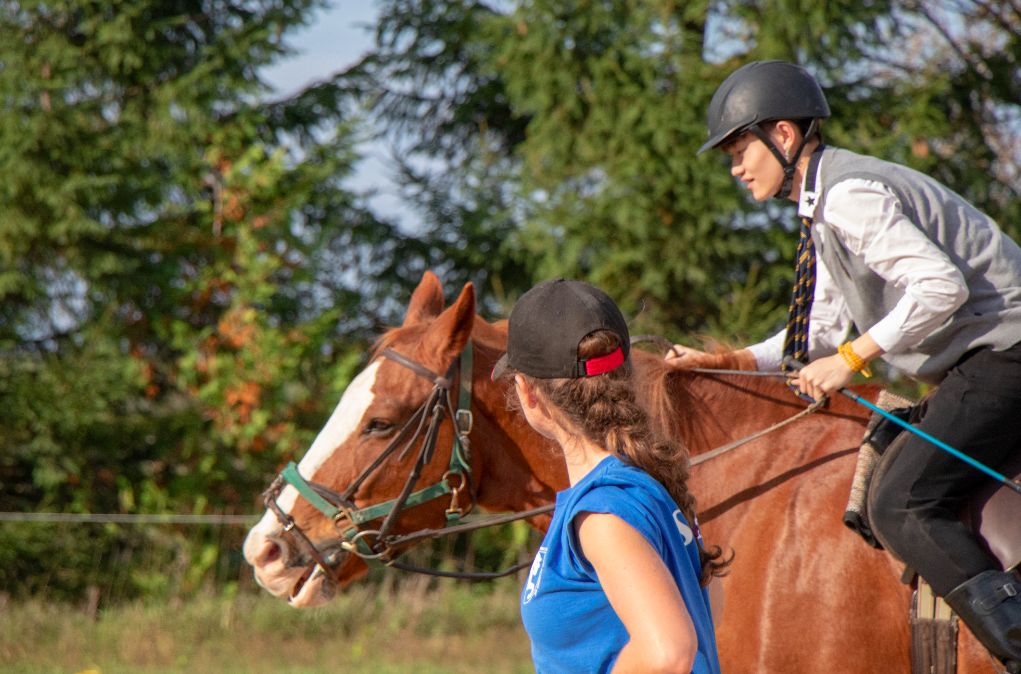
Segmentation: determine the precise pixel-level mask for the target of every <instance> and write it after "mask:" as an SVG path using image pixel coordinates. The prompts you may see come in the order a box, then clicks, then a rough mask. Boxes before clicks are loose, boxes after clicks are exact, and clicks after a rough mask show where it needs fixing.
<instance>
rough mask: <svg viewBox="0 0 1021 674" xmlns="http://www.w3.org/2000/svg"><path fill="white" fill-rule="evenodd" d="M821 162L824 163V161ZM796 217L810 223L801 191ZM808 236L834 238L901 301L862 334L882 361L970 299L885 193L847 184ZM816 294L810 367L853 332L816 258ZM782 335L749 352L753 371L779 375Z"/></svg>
mask: <svg viewBox="0 0 1021 674" xmlns="http://www.w3.org/2000/svg"><path fill="white" fill-rule="evenodd" d="M823 161H825V159H823ZM798 214H799V215H800V216H802V217H809V218H815V215H816V214H815V198H814V195H813V194H811V193H809V192H806V191H805V189H804V186H803V189H802V191H801V199H800V202H799V204H798ZM821 216H822V217H821V218H818V224H817V225H816V227H815V228H814V229H813V234H814V236H816V237H818V238H817V241H816V244H817V245H818V244H819V242H820V241H819V239H821V240H822V241H825V240H826V237H830V236H833V237H836V238H837V239H838V240H839V241H840V242H841V243H842V244H843V245H844V246H845V247H846V248H847V249H848V251H850V252H851V253H852V254H854V255H861V256H863V260H864V262H865V264H866V265H867V266H868V267H869V268H870V269H872V270H873V271H874V272H876V274H878V275H879V276H881V277H882V278H883V279H885V280H886V281H887V282H889V283H892V284H894V285H895V286H897V287H898V288H900V289H901V290H903V291H904V296H903V297H902V298H901V300H900V301H899V302H898V303H897V305H896V306H895V307H894V308H893V310H892V311H891V312H890V313H888V314H887V315H886V316H885V317H884V318H883V319H882V320H880V321H879V322H878V323H876V324H875V325H872V326H868V328H867V330H868V333H869V335H870V336H871V337H872V339H874V340H875V342H876V344H877V345H879V347H880V348H881V349H883V351H885V352H887V353H896V352H900V351H904V350H907V349H910V348H911V347H913V346H915V345H916V344H918V343H919V342H920V341H922V339H924V338H925V336H926V335H928V334H929V333H930V332H932V331H933V330H934V329H935V328H937V327H938V326H940V325H941V324H943V322H944V321H946V320H947V319H948V318H949V317H950V316H951V315H952V314H953V313H954V312H955V311H956V310H957V309H958V308H959V307H960V306H961V305H962V304H964V302H965V300H967V298H968V288H967V285H966V283H965V279H964V276H963V274H962V273H961V271H960V270H959V269H958V268H957V267H956V266H954V264H953V263H952V262H951V261H950V258H948V257H947V255H946V254H945V253H944V252H943V251H942V250H940V248H939V247H938V246H936V245H935V244H934V243H933V242H932V241H930V240H929V238H928V237H926V235H925V234H924V233H923V232H922V231H921V230H920V229H919V228H918V227H916V226H915V225H913V224H912V223H911V221H910V220H909V219H908V218H907V216H905V215H904V213H903V210H902V209H901V204H900V201H899V200H898V198H897V197H896V195H895V194H894V193H893V191H892V190H890V188H889V187H887V186H886V185H884V184H883V183H880V182H877V181H874V180H864V179H859V178H852V179H848V180H844V181H841V182H839V183H837V184H836V185H834V186H833V187H831V188H830V191H829V194H828V195H827V197H826V207H825V212H824V213H822V214H821ZM816 260H817V264H816V274H815V293H814V296H813V300H812V312H811V315H810V317H809V338H808V348H809V359H810V360H814V359H815V358H818V357H821V356H827V355H831V354H833V353H835V352H836V350H837V346H839V345H840V344H841V343H842V342H844V341H845V340H846V339H847V338H848V336H849V334H850V330H851V328H852V322H851V313H850V311H849V309H848V307H847V303H846V302H845V301H844V299H843V298H842V296H841V295H840V292H839V290H838V289H837V287H836V285H835V284H834V282H833V278H832V277H831V275H830V273H829V271H828V270H827V269H826V267H825V265H824V264H822V260H821V258H818V257H817V258H816ZM785 333H786V329H785V330H781V331H780V332H778V333H777V334H775V335H773V336H772V337H770V338H769V339H767V340H765V341H762V342H759V343H758V344H753V345H752V346H750V347H748V349H749V351H751V352H752V354H753V355H754V356H755V361H756V363H757V366H758V369H759V370H777V369H779V368H780V363H781V360H782V358H783V341H784V335H785Z"/></svg>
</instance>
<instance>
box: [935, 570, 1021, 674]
mask: <svg viewBox="0 0 1021 674" xmlns="http://www.w3.org/2000/svg"><path fill="white" fill-rule="evenodd" d="M944 599H946V602H947V603H948V604H950V608H952V609H954V611H955V612H956V613H957V615H958V616H959V617H960V618H961V619H962V620H963V621H964V622H965V624H966V625H967V626H968V628H969V629H971V632H972V634H974V635H975V636H976V637H977V638H978V640H979V641H981V642H982V645H983V646H985V647H986V648H987V649H989V652H990V653H992V654H993V655H995V656H996V657H998V658H1000V659H1001V660H1003V662H1004V664H1005V665H1006V666H1007V671H1008V672H1021V580H1018V578H1017V576H1015V575H1014V574H1012V573H1007V572H1004V571H983V572H982V573H980V574H978V575H977V576H975V577H974V578H970V579H968V580H966V581H964V582H963V583H961V584H960V585H958V586H957V587H956V588H954V589H953V591H952V592H950V593H949V594H947V596H946V597H944Z"/></svg>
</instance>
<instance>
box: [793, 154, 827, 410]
mask: <svg viewBox="0 0 1021 674" xmlns="http://www.w3.org/2000/svg"><path fill="white" fill-rule="evenodd" d="M825 147H826V146H825V145H823V144H822V143H820V144H819V146H818V147H816V148H815V150H814V151H813V152H812V156H811V158H810V159H809V161H808V169H807V171H806V172H805V184H804V186H803V187H802V189H803V190H804V193H805V195H806V197H807V198H808V199H809V203H810V204H811V205H813V206H814V205H815V204H816V201H815V199H816V197H815V181H816V178H817V175H818V173H819V162H820V161H821V160H822V154H823V150H824V149H825ZM814 296H815V244H814V243H813V242H812V218H807V217H802V218H801V229H800V231H799V235H798V251H797V256H796V257H795V262H794V291H793V292H792V293H791V304H790V306H789V307H788V308H787V334H786V335H784V339H783V363H784V365H783V369H784V371H785V372H787V373H792V372H793V371H794V368H793V367H791V366H790V365H788V361H790V360H796V361H798V362H799V363H802V364H804V363H807V362H808V317H809V315H810V314H811V313H812V298H813V297H814ZM788 386H789V387H790V389H791V390H792V391H794V393H795V394H797V396H798V397H799V398H802V399H804V400H809V401H811V402H815V401H814V400H812V399H811V398H810V397H808V396H806V395H803V394H801V393H800V392H799V391H798V387H797V386H794V385H793V384H790V383H788Z"/></svg>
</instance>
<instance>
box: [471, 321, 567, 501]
mask: <svg viewBox="0 0 1021 674" xmlns="http://www.w3.org/2000/svg"><path fill="white" fill-rule="evenodd" d="M472 344H473V347H474V349H475V354H476V355H475V368H474V377H473V388H474V393H473V398H474V400H473V406H474V409H475V423H474V428H473V432H472V454H473V459H472V464H473V466H472V467H473V471H474V472H475V479H476V489H477V499H478V503H479V505H480V506H482V507H483V508H485V509H487V510H491V511H510V510H513V511H520V510H528V509H531V508H536V507H539V506H542V505H546V504H548V503H551V502H552V501H553V499H554V498H555V497H556V492H557V491H560V490H561V489H564V488H566V487H567V484H568V482H567V471H566V469H565V467H564V462H563V457H562V456H561V455H560V453H559V449H558V448H556V447H555V446H554V445H553V444H552V443H551V442H550V441H549V440H547V439H545V438H543V437H542V436H540V435H539V434H538V433H536V432H535V431H534V430H532V428H531V427H530V426H529V425H528V423H527V422H526V421H525V419H524V416H523V415H522V414H521V412H520V411H519V410H517V409H516V408H515V406H514V404H515V403H514V400H513V395H514V394H513V391H512V390H511V388H510V382H509V381H507V380H506V379H505V380H502V381H498V382H494V381H492V379H491V378H490V373H491V372H492V370H493V366H494V364H495V363H496V360H497V359H498V358H499V357H500V356H502V355H503V353H504V350H505V348H506V344H507V331H506V323H505V322H500V323H496V324H490V323H487V322H485V321H484V320H482V319H480V318H479V319H476V322H475V327H474V329H473V331H472Z"/></svg>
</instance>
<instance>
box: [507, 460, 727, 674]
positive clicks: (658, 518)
mask: <svg viewBox="0 0 1021 674" xmlns="http://www.w3.org/2000/svg"><path fill="white" fill-rule="evenodd" d="M584 512H592V513H609V514H613V515H616V516H617V517H619V518H621V519H622V520H624V521H625V522H627V523H628V524H629V525H631V526H632V527H634V528H635V529H636V530H637V531H638V532H639V533H640V534H641V535H642V536H643V537H644V538H645V539H646V540H647V541H648V542H649V544H650V545H652V547H653V549H655V550H656V552H658V553H659V555H660V557H662V558H663V561H664V562H665V564H666V566H667V568H668V569H669V570H670V572H671V574H672V575H673V577H674V580H675V581H676V582H677V587H678V589H679V590H680V594H681V597H682V598H683V599H684V603H685V605H686V606H687V609H688V612H689V613H690V614H691V619H692V622H693V623H694V625H695V633H696V636H697V637H698V653H697V655H696V657H695V666H694V668H693V669H692V672H693V674H719V672H720V664H719V657H718V655H717V652H716V636H715V633H714V632H713V621H712V614H711V612H710V608H709V596H708V593H707V591H706V590H705V589H703V588H702V587H700V586H699V577H700V575H701V573H700V570H701V567H700V564H699V559H698V549H699V546H700V545H701V539H700V537H699V535H698V532H697V527H695V530H694V531H693V528H692V527H691V526H689V524H688V522H687V521H686V520H685V518H684V515H682V514H681V511H680V509H679V508H678V507H677V504H676V503H675V502H674V500H673V499H672V498H671V497H670V494H669V493H668V492H667V490H666V489H665V488H664V487H663V485H661V484H660V483H659V482H657V481H656V480H655V479H654V478H652V477H651V476H650V475H648V474H647V473H646V472H645V471H643V470H641V469H639V468H635V467H633V466H630V465H628V464H625V463H624V462H622V461H621V460H620V459H618V458H617V457H614V456H610V457H607V458H606V459H603V460H602V461H601V462H600V463H599V465H597V466H596V467H595V468H594V469H593V470H592V471H591V472H590V473H589V474H588V475H586V476H585V477H584V478H582V480H581V481H579V482H578V483H577V484H575V485H573V486H571V487H570V488H568V489H565V490H564V491H562V492H560V493H559V494H557V501H556V509H555V510H554V513H553V521H552V522H551V523H550V528H549V531H547V533H546V537H545V538H544V539H543V541H542V544H541V545H540V546H539V550H538V552H537V553H536V556H535V560H534V561H533V562H532V568H531V570H530V571H529V574H528V580H527V581H526V583H525V587H524V589H523V590H522V592H521V618H522V621H523V622H524V625H525V630H526V631H527V632H528V637H529V639H531V642H532V660H533V662H534V663H535V669H536V672H538V674H567V673H572V674H575V673H577V674H582V673H585V674H588V673H589V672H608V671H610V669H612V667H613V664H614V662H615V661H616V659H617V656H618V654H619V653H620V651H621V649H622V648H623V647H624V645H625V644H627V642H628V641H629V638H630V637H629V636H628V633H627V629H626V628H625V627H624V623H622V622H621V620H620V618H618V617H617V613H616V612H615V611H614V610H613V607H612V606H611V605H610V602H609V600H608V599H607V598H606V594H605V593H604V592H603V588H602V586H601V585H600V584H599V579H598V578H597V577H596V574H595V571H594V570H593V568H592V565H591V564H589V562H588V560H586V559H584V557H582V555H581V546H580V545H579V542H578V540H577V537H576V536H575V533H574V526H573V521H574V518H575V516H577V515H578V514H579V513H584Z"/></svg>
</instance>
